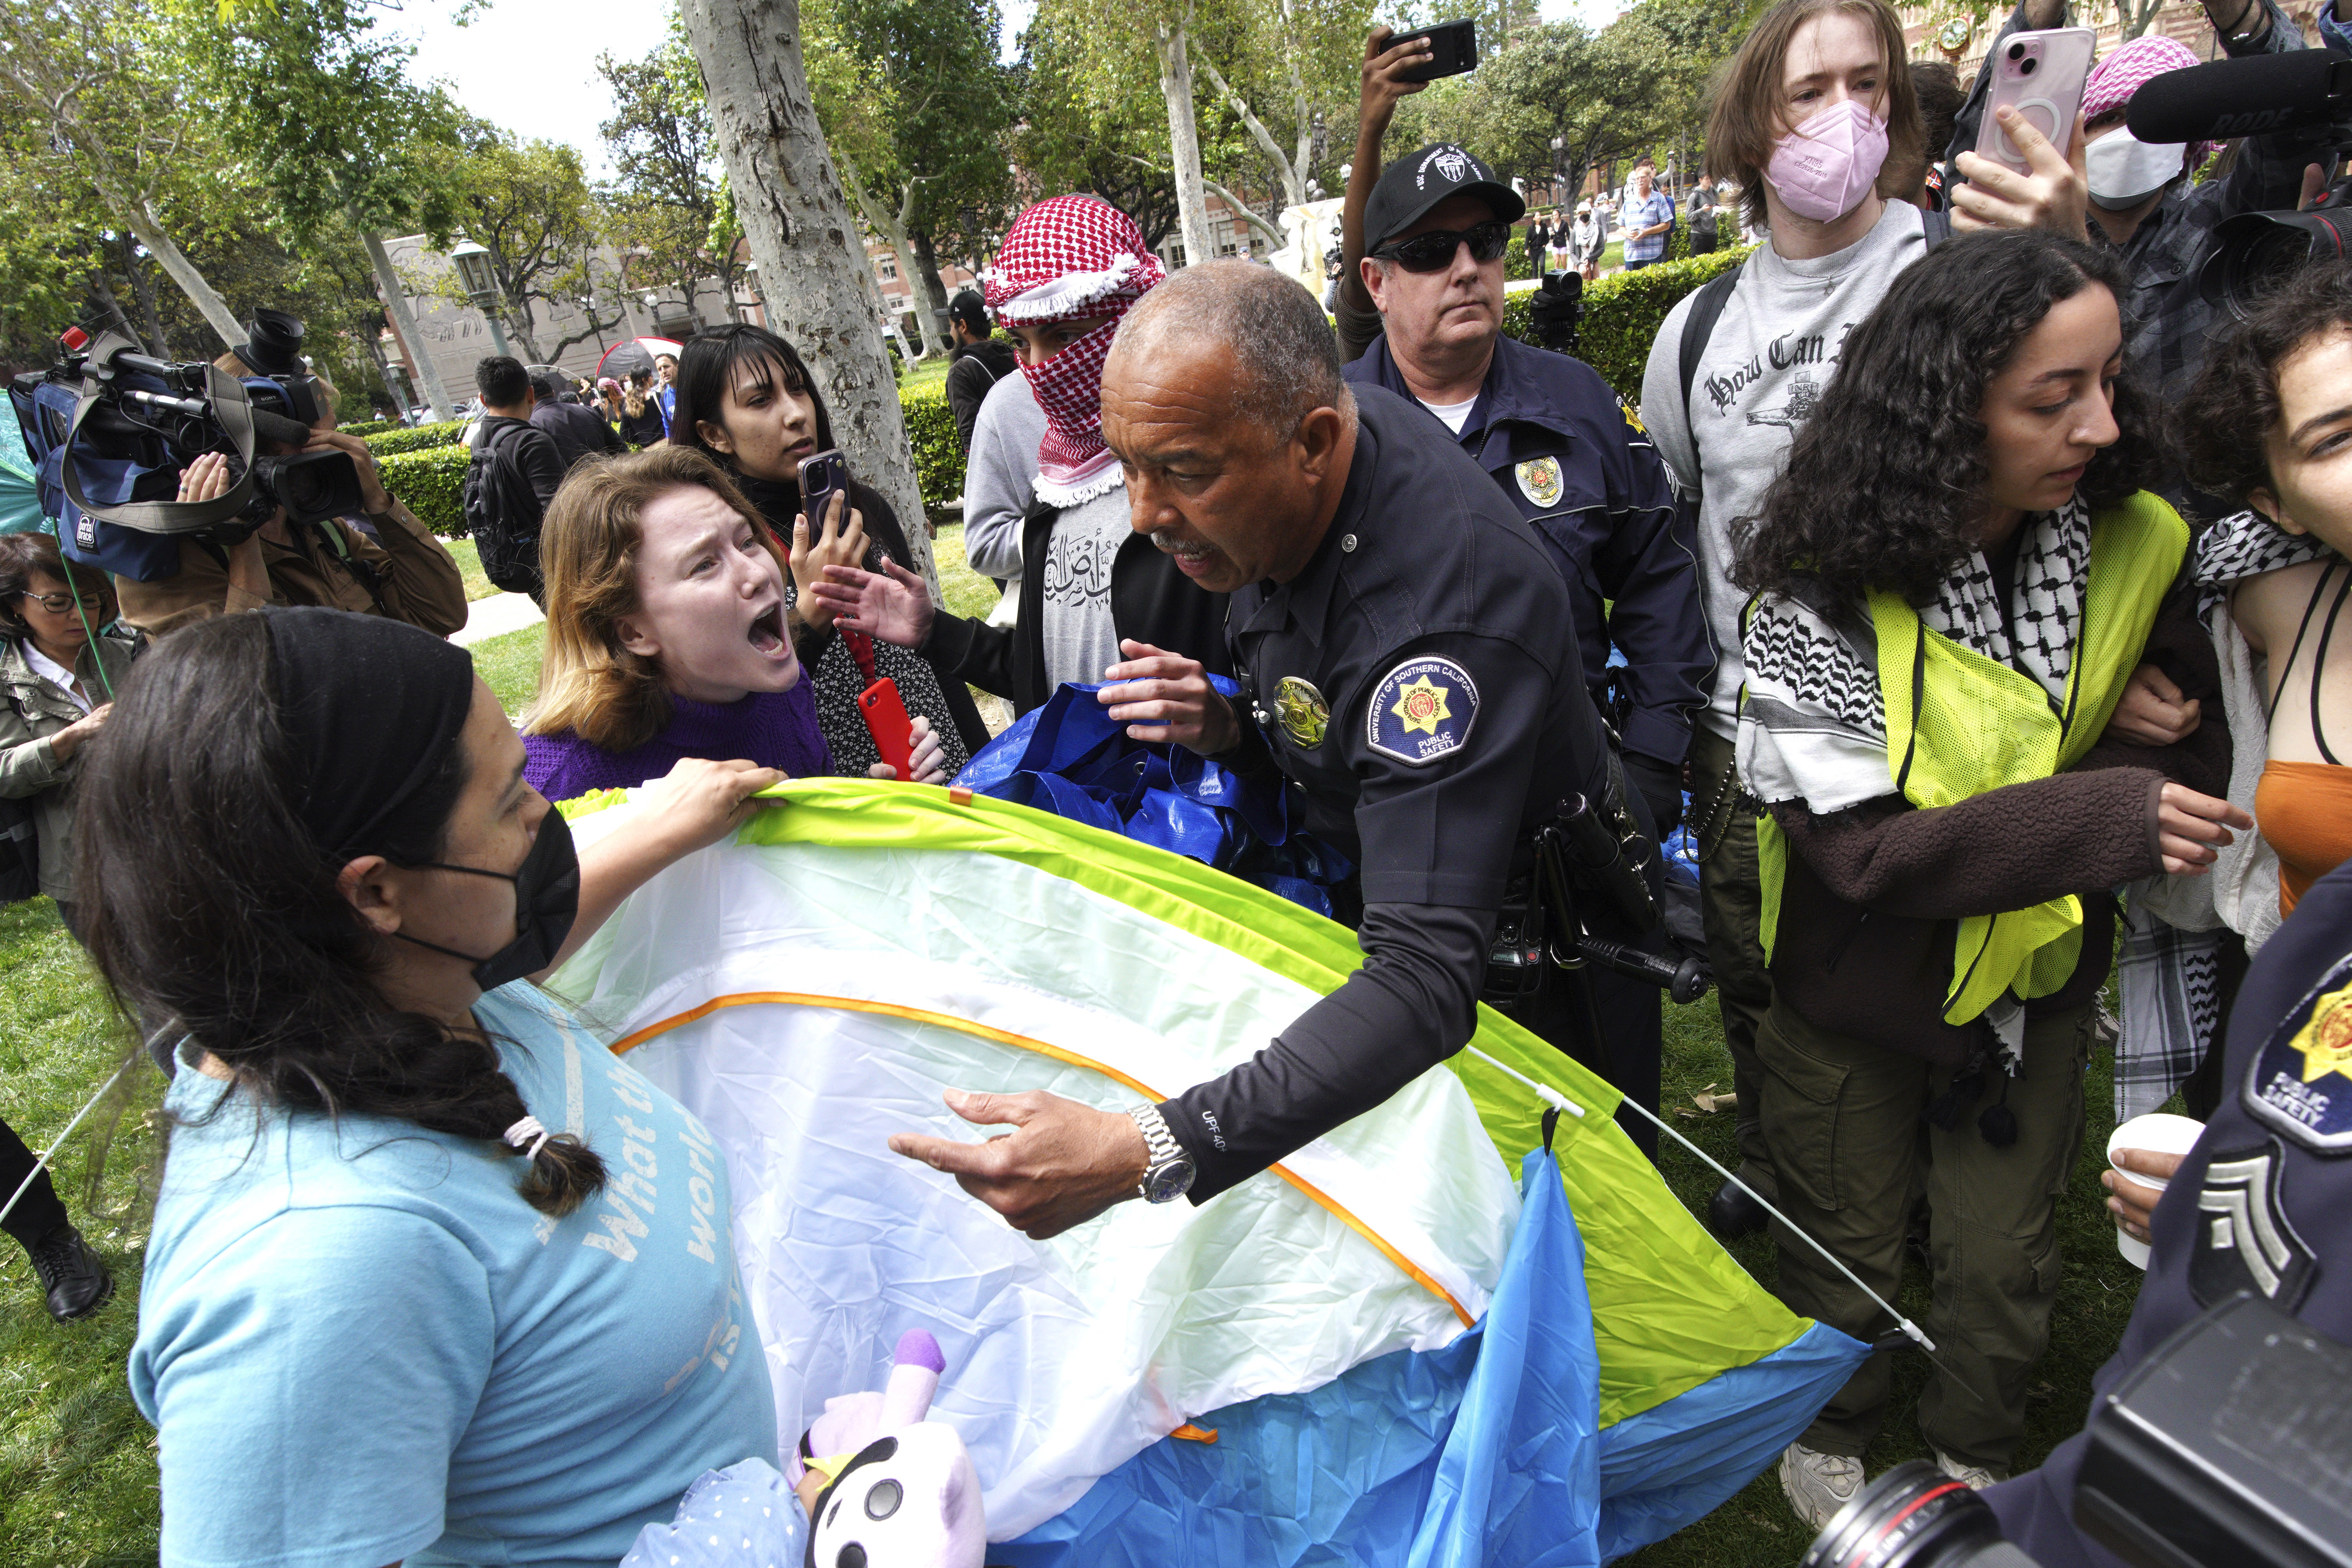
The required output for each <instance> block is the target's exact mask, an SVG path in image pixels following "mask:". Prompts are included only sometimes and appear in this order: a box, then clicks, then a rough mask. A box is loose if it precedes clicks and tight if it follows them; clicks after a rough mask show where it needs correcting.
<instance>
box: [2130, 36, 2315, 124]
mask: <svg viewBox="0 0 2352 1568" xmlns="http://www.w3.org/2000/svg"><path fill="white" fill-rule="evenodd" d="M2347 117H2352V56H2346V55H2339V54H2336V53H2335V52H2334V51H2333V50H2330V49H2296V50H2294V51H2293V52H2292V53H2288V54H2284V55H2249V56H2247V57H2246V58H2243V59H2234V60H2215V61H2213V62H2211V63H2210V64H2209V65H2201V66H2190V67H2189V68H2186V69H2184V70H2176V71H2166V72H2165V73H2164V74H2163V75H2162V76H2158V77H2151V78H2149V79H2148V80H2147V82H2146V83H2144V84H2143V85H2142V86H2141V88H2140V89H2139V90H2138V91H2137V92H2135V93H2133V94H2132V98H2131V104H2130V107H2129V108H2127V109H2126V110H2125V111H2124V124H2125V125H2126V126H2127V127H2128V128H2129V129H2130V131H2131V133H2132V134H2133V135H2134V136H2137V137H2138V138H2139V139H2140V140H2141V141H2142V142H2151V143H2158V142H2161V143H2166V144H2169V143H2172V142H2226V141H2228V140H2230V139H2231V137H2235V136H2266V135H2271V134H2273V133H2275V132H2282V131H2294V130H2300V129H2304V128H2319V127H2324V126H2330V125H2333V124H2335V123H2336V121H2339V120H2343V119H2346V118H2347Z"/></svg>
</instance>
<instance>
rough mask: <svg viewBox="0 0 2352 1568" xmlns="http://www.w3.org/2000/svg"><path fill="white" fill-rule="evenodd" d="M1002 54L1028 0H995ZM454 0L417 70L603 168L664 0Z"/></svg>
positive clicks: (412, 25)
mask: <svg viewBox="0 0 2352 1568" xmlns="http://www.w3.org/2000/svg"><path fill="white" fill-rule="evenodd" d="M1000 4H1002V5H1003V7H1004V49H1005V55H1006V58H1011V57H1012V56H1013V53H1014V51H1015V47H1016V45H1015V40H1016V39H1018V38H1019V37H1020V34H1021V29H1022V28H1023V27H1024V26H1027V25H1028V22H1029V16H1030V13H1031V11H1032V10H1034V0H1000ZM1541 4H1542V12H1543V16H1544V17H1545V19H1546V20H1547V21H1549V20H1553V19H1556V18H1559V17H1563V16H1579V15H1581V16H1584V18H1585V20H1586V21H1587V22H1588V23H1590V24H1592V25H1601V24H1605V23H1606V22H1608V21H1609V20H1610V19H1611V18H1612V17H1613V16H1615V15H1616V14H1617V12H1618V11H1619V10H1620V9H1621V8H1622V6H1621V5H1620V3H1619V0H1541ZM456 9H457V7H456V5H455V3H454V0H408V5H407V8H406V9H405V10H404V11H403V12H401V13H399V14H398V15H397V16H395V17H394V20H393V24H392V25H393V28H394V31H396V32H399V33H402V34H404V36H406V37H408V38H409V39H411V40H412V41H413V42H415V45H416V59H415V66H414V69H415V73H416V75H417V76H418V77H420V78H426V79H432V78H437V79H442V80H444V81H446V82H447V83H448V84H449V85H450V87H451V89H452V90H453V92H454V94H455V96H456V97H457V101H458V102H459V103H461V104H463V105H465V106H466V108H467V109H468V110H472V111H473V112H474V113H476V114H478V115H480V116H481V117H482V118H483V119H485V120H488V121H492V122H494V123H496V124H499V125H502V126H504V127H506V128H507V129H508V130H509V131H511V132H515V133H516V134H517V135H519V136H521V137H523V138H525V139H526V140H528V139H530V138H543V139H545V140H547V141H550V142H570V143H572V145H573V146H575V147H577V148H579V149H580V151H581V153H582V154H583V156H584V157H585V158H586V160H587V163H588V166H589V170H590V172H591V174H606V173H609V165H608V164H607V163H606V161H605V158H604V143H603V142H602V140H601V139H600V138H599V137H598V136H597V134H596V126H597V123H598V122H599V121H602V120H604V118H605V117H607V116H608V115H610V114H611V113H612V112H613V104H612V99H611V97H610V96H609V95H608V94H607V93H606V92H605V90H604V83H603V82H602V81H600V80H599V79H597V76H596V57H597V56H598V55H601V54H605V53H608V52H609V53H611V54H613V55H614V56H616V57H618V58H622V59H632V58H636V57H637V56H640V55H644V54H646V53H648V52H650V51H651V50H652V49H653V48H654V47H656V46H657V45H658V44H659V43H660V42H661V40H662V35H663V33H664V32H665V31H666V30H667V27H668V26H669V9H668V7H667V5H664V4H662V0H491V3H490V4H489V5H488V6H487V7H486V8H485V9H484V10H483V11H482V12H481V13H480V15H479V16H478V19H477V20H476V21H475V22H474V23H473V25H472V26H466V27H459V26H454V25H452V23H451V22H450V20H449V18H450V16H452V15H453V14H454V13H455V11H456Z"/></svg>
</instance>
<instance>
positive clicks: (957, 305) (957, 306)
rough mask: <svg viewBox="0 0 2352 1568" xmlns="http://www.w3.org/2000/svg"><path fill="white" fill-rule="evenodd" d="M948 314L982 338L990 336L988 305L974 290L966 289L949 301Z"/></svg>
mask: <svg viewBox="0 0 2352 1568" xmlns="http://www.w3.org/2000/svg"><path fill="white" fill-rule="evenodd" d="M948 314H949V315H950V316H951V317H953V318H954V319H955V320H957V321H961V322H962V323H963V324H964V325H965V326H967V327H969V328H971V330H972V331H974V332H976V333H978V334H979V335H980V336H982V337H983V338H984V337H986V336H988V334H989V331H990V327H989V324H988V305H987V302H986V301H984V300H982V299H981V297H980V295H979V294H978V293H976V292H975V291H973V290H972V289H963V290H962V291H961V292H960V293H958V294H957V295H956V297H955V298H954V299H952V300H949V301H948Z"/></svg>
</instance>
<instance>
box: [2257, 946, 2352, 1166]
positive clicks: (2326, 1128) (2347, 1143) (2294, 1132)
mask: <svg viewBox="0 0 2352 1568" xmlns="http://www.w3.org/2000/svg"><path fill="white" fill-rule="evenodd" d="M2239 1098H2240V1099H2241V1100H2242V1101H2243V1103H2244V1105H2245V1107H2246V1111H2247V1114H2249V1115H2251V1116H2252V1117H2253V1119H2254V1120H2255V1121H2259V1122H2261V1123H2262V1124H2263V1126H2264V1127H2267V1128H2269V1129H2270V1130H2271V1131H2273V1132H2277V1133H2279V1134H2280V1135H2282V1136H2283V1137H2285V1138H2289V1139H2292V1140H2293V1141H2294V1142H2297V1143H2300V1144H2302V1145H2303V1146H2304V1147H2305V1148H2306V1149H2309V1150H2312V1151H2313V1152H2316V1153H2321V1154H2346V1153H2352V953H2347V954H2345V956H2343V957H2342V958H2339V959H2337V960H2336V963H2334V964H2333V965H2332V966H2331V967H2330V968H2329V969H2328V971H2327V973H2326V974H2325V975H2323V976H2321V977H2320V980H2319V983H2318V984H2315V985H2314V986H2313V987H2312V988H2311V990H2310V991H2309V992H2307V993H2305V996H2304V999H2303V1000H2302V1001H2301V1002H2299V1003H2297V1004H2296V1005H2294V1006H2293V1007H2290V1008H2288V1009H2287V1011H2286V1016H2284V1017H2282V1018H2281V1019H2280V1020H2279V1021H2278V1023H2277V1025H2276V1026H2273V1028H2272V1030H2271V1037H2270V1038H2269V1039H2268V1040H2265V1041H2264V1042H2263V1048H2262V1049H2261V1050H2260V1051H2258V1052H2256V1053H2255V1056H2254V1062H2253V1066H2252V1067H2251V1068H2248V1069H2247V1071H2246V1081H2245V1084H2244V1085H2243V1087H2242V1089H2241V1090H2240V1094H2239Z"/></svg>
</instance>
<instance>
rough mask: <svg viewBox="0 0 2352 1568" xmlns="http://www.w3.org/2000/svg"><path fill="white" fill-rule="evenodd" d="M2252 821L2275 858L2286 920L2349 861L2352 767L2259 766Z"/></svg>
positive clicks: (2350, 855)
mask: <svg viewBox="0 0 2352 1568" xmlns="http://www.w3.org/2000/svg"><path fill="white" fill-rule="evenodd" d="M2254 820H2255V821H2256V822H2258V823H2260V824H2261V825H2262V831H2263V838H2265V839H2267V840H2268V841H2269V843H2270V847H2272V848H2273V849H2274V850H2276V851H2277V852H2278V858H2279V913H2280V914H2281V915H2291V914H2293V913H2294V904H2295V900H2297V899H2300V898H2302V897H2303V895H2304V894H2305V892H2307V891H2308V890H2309V889H2310V888H2311V885H2312V884H2313V883H2314V882H2316V881H2317V880H2319V879H2320V878H2322V877H2325V876H2326V875H2327V873H2328V872H2330V871H2333V870H2334V869H2336V867H2338V866H2340V865H2342V864H2343V863H2344V862H2345V861H2346V860H2352V767H2347V766H2345V765H2344V764H2342V763H2281V762H2269V763H2263V777H2262V782H2261V784H2257V785H2256V786H2255V788H2254Z"/></svg>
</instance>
